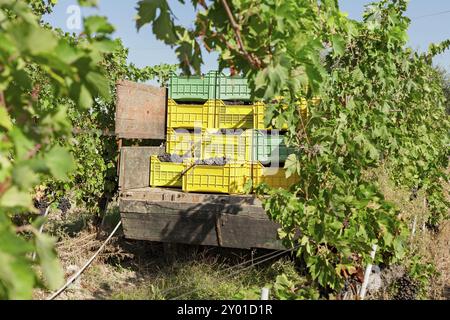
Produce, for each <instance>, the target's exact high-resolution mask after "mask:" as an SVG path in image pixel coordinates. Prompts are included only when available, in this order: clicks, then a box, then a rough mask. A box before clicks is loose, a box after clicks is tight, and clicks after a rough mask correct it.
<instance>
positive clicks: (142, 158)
mask: <svg viewBox="0 0 450 320" xmlns="http://www.w3.org/2000/svg"><path fill="white" fill-rule="evenodd" d="M163 152H164V148H162V147H122V148H121V150H120V161H119V166H120V167H119V190H120V191H124V190H128V189H134V188H145V187H148V186H149V184H150V157H151V156H152V155H158V154H161V153H163Z"/></svg>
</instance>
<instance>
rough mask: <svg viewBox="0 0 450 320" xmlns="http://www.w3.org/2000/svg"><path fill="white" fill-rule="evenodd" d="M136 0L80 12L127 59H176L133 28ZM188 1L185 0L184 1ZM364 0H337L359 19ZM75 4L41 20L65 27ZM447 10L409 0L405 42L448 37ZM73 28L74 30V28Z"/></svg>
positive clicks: (189, 11) (417, 45)
mask: <svg viewBox="0 0 450 320" xmlns="http://www.w3.org/2000/svg"><path fill="white" fill-rule="evenodd" d="M137 2H138V1H137V0H100V5H99V8H98V9H83V10H82V14H83V15H90V14H99V15H104V16H107V17H108V19H109V21H110V22H111V23H112V24H113V25H114V26H115V27H116V32H115V35H114V36H115V37H120V38H122V40H123V42H124V44H125V46H126V47H128V48H129V49H130V53H129V61H130V62H133V63H135V64H136V65H137V66H139V67H143V66H147V65H155V64H159V63H177V62H178V61H177V58H176V56H175V53H174V52H173V50H172V49H171V48H170V47H168V46H166V45H164V44H163V43H162V42H160V41H158V40H156V39H155V37H154V36H153V33H152V31H151V28H150V27H149V26H146V27H144V28H142V29H141V30H140V32H139V33H138V32H137V31H136V28H135V23H134V17H135V16H136V10H135V7H136V4H137ZM187 2H189V1H187ZM370 2H371V1H368V0H339V3H340V6H341V10H342V11H345V12H347V13H348V14H349V17H350V18H352V19H357V20H359V19H360V18H361V15H362V12H363V10H364V5H365V4H367V3H370ZM169 3H170V5H171V7H172V9H173V12H174V13H175V16H176V17H177V18H178V21H179V22H180V23H181V24H183V25H187V26H189V25H191V24H192V21H193V19H194V16H195V13H194V9H193V7H192V5H190V4H186V5H181V4H180V3H179V2H178V1H176V0H169ZM74 4H76V0H59V3H58V4H57V6H56V7H55V10H54V12H53V13H52V14H51V15H48V16H46V17H45V20H46V21H48V22H50V23H51V24H52V25H54V26H56V27H59V28H62V29H63V30H66V31H69V30H68V29H67V26H66V22H67V19H68V17H69V16H70V14H68V13H67V8H68V7H69V6H70V5H74ZM443 11H450V1H448V0H410V4H409V9H408V12H407V15H408V16H409V17H410V18H412V23H411V27H410V30H409V37H410V41H409V45H410V46H411V47H412V48H414V49H416V50H419V51H424V50H426V49H427V48H428V45H429V44H430V43H432V42H439V41H442V40H445V39H448V38H450V12H447V13H443V14H440V15H433V16H427V15H432V14H435V13H438V12H443ZM75 31H76V30H75ZM204 60H205V65H204V66H203V68H202V69H203V70H202V71H203V72H206V71H208V70H211V69H215V68H216V67H217V63H216V61H217V56H216V55H215V54H210V55H205V56H204ZM435 63H436V64H438V65H441V66H442V67H444V68H446V69H447V70H449V71H450V52H446V53H444V54H442V55H440V56H438V57H436V59H435Z"/></svg>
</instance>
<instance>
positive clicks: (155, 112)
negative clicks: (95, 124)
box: [115, 80, 167, 140]
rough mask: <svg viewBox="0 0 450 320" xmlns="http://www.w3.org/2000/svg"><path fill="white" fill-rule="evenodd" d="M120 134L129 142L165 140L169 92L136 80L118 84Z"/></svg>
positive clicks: (117, 124)
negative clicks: (133, 140)
mask: <svg viewBox="0 0 450 320" xmlns="http://www.w3.org/2000/svg"><path fill="white" fill-rule="evenodd" d="M116 90H117V103H116V105H117V108H116V124H115V125H116V128H115V131H116V135H117V136H118V137H119V138H125V139H155V140H164V139H165V135H166V121H167V120H166V118H167V107H166V101H167V94H166V93H167V89H166V88H158V87H154V86H150V85H145V84H141V83H135V82H132V81H126V80H123V81H119V82H117V84H116Z"/></svg>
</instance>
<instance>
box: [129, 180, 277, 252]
mask: <svg viewBox="0 0 450 320" xmlns="http://www.w3.org/2000/svg"><path fill="white" fill-rule="evenodd" d="M144 194H147V197H144V196H143V195H144ZM127 195H128V197H125V196H127ZM177 195H178V197H177ZM144 198H146V199H145V200H144ZM120 213H121V216H122V222H123V228H124V233H125V236H126V237H127V238H130V239H137V240H149V241H161V242H170V243H187V244H196V245H212V246H222V247H230V248H266V249H282V245H281V243H280V242H279V241H278V240H277V229H278V225H277V224H275V223H274V222H272V221H270V220H269V219H268V217H267V215H266V214H265V212H264V210H263V208H262V207H261V203H260V202H259V200H257V199H255V198H254V197H251V196H227V195H207V194H186V193H182V192H179V191H167V192H165V190H162V189H152V188H144V189H141V190H133V191H128V192H125V193H124V194H122V198H121V200H120Z"/></svg>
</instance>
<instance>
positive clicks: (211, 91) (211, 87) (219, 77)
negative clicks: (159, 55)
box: [169, 71, 250, 101]
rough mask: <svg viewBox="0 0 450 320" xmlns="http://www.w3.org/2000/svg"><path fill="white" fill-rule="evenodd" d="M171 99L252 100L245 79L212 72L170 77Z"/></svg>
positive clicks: (172, 75)
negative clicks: (200, 74)
mask: <svg viewBox="0 0 450 320" xmlns="http://www.w3.org/2000/svg"><path fill="white" fill-rule="evenodd" d="M169 98H170V99H173V100H178V101H205V100H216V99H222V100H241V101H248V100H250V88H249V87H248V85H247V79H245V78H243V77H235V76H233V77H232V76H226V75H224V74H222V73H219V72H217V71H210V72H208V73H207V74H205V75H202V76H178V75H176V74H174V73H172V74H171V75H170V77H169Z"/></svg>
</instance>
